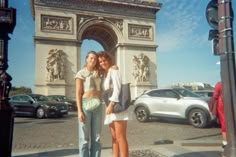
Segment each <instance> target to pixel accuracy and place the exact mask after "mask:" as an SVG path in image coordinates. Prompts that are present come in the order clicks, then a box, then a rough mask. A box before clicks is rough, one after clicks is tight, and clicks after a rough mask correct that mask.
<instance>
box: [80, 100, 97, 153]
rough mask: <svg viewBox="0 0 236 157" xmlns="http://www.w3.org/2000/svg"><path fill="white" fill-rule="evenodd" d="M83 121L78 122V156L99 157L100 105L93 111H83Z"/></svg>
mask: <svg viewBox="0 0 236 157" xmlns="http://www.w3.org/2000/svg"><path fill="white" fill-rule="evenodd" d="M83 112H84V116H85V121H84V122H83V123H82V122H80V121H79V154H80V155H79V156H80V157H100V155H101V148H102V146H101V142H100V137H101V129H102V104H101V105H100V106H99V107H98V108H96V109H95V110H94V111H85V110H84V109H83Z"/></svg>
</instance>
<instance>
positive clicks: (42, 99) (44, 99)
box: [32, 95, 48, 101]
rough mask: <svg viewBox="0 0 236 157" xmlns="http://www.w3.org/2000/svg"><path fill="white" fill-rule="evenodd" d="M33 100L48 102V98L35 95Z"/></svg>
mask: <svg viewBox="0 0 236 157" xmlns="http://www.w3.org/2000/svg"><path fill="white" fill-rule="evenodd" d="M32 98H33V99H34V100H35V101H48V98H47V97H46V96H44V95H33V96H32Z"/></svg>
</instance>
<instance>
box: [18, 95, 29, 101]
mask: <svg viewBox="0 0 236 157" xmlns="http://www.w3.org/2000/svg"><path fill="white" fill-rule="evenodd" d="M30 100H31V99H30V97H28V96H27V95H21V96H20V101H30Z"/></svg>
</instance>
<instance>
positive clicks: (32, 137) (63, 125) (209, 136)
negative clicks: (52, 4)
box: [12, 112, 221, 152]
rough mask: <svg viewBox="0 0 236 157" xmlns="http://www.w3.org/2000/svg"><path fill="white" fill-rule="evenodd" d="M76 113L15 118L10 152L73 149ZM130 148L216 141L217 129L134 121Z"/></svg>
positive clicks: (105, 139)
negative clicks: (184, 141)
mask: <svg viewBox="0 0 236 157" xmlns="http://www.w3.org/2000/svg"><path fill="white" fill-rule="evenodd" d="M77 125H78V124H77V113H76V112H74V113H70V115H68V116H67V117H63V118H50V119H34V118H23V117H20V118H19V117H18V118H15V125H14V136H13V147H12V148H13V152H21V151H28V150H47V149H57V148H58V149H60V148H77V147H78V144H77V137H78V133H77V130H78V129H77ZM127 135H128V141H129V145H130V146H142V145H153V144H163V143H165V142H169V140H170V141H172V140H173V141H176V140H203V139H204V140H206V141H207V140H215V139H216V140H220V139H221V134H220V129H219V128H217V127H216V128H206V129H197V128H193V127H192V126H191V125H189V124H187V123H186V122H184V121H180V120H179V121H176V120H175V121H174V120H170V119H168V120H160V119H152V120H150V122H147V123H139V122H137V120H135V119H134V120H132V121H129V123H128V132H127ZM102 143H103V148H104V149H105V148H110V146H111V137H110V133H109V130H108V127H107V126H104V127H103V130H102Z"/></svg>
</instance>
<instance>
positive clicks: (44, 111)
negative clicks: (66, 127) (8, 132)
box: [9, 94, 68, 119]
mask: <svg viewBox="0 0 236 157" xmlns="http://www.w3.org/2000/svg"><path fill="white" fill-rule="evenodd" d="M9 103H10V105H11V106H12V107H13V109H14V114H15V116H32V117H36V118H40V119H41V118H47V117H62V116H64V115H67V114H68V105H67V104H66V103H63V102H55V101H49V100H48V98H47V97H46V96H44V95H41V94H17V95H13V96H11V97H9Z"/></svg>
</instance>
